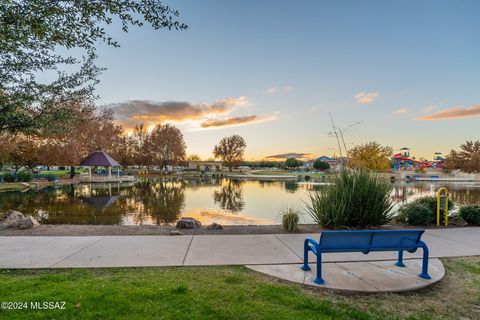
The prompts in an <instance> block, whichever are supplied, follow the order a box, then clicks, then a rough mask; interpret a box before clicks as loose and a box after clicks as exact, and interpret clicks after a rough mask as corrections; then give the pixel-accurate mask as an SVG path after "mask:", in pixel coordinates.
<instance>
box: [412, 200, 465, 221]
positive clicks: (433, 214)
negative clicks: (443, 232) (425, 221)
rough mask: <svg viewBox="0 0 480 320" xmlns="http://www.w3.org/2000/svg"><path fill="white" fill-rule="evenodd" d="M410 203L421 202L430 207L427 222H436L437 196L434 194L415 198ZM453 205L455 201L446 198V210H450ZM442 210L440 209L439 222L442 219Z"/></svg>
mask: <svg viewBox="0 0 480 320" xmlns="http://www.w3.org/2000/svg"><path fill="white" fill-rule="evenodd" d="M411 203H412V204H413V203H415V204H423V205H425V206H427V207H428V208H430V215H429V216H430V220H429V223H437V197H436V196H427V197H422V198H418V199H415V200H414V201H412V202H411ZM454 207H455V203H454V202H453V201H452V200H450V199H449V200H448V210H449V211H450V210H452V209H453V208H454ZM444 219H445V218H444V210H441V211H440V222H441V223H443V221H444Z"/></svg>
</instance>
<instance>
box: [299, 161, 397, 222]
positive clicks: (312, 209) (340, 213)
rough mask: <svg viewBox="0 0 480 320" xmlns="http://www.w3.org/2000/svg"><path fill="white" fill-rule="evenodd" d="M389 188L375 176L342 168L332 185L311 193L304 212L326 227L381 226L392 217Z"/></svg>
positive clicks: (387, 183) (388, 184) (388, 185)
mask: <svg viewBox="0 0 480 320" xmlns="http://www.w3.org/2000/svg"><path fill="white" fill-rule="evenodd" d="M391 188H392V187H391V184H390V182H388V181H387V180H385V179H382V178H381V177H379V176H377V175H374V174H370V173H368V172H366V171H363V170H359V171H352V172H349V171H347V170H346V169H344V170H342V172H341V173H340V174H339V175H337V176H336V177H335V179H334V181H333V184H330V185H325V186H323V187H322V188H320V189H319V190H318V191H314V192H312V193H310V202H311V204H306V206H307V212H308V214H309V215H310V216H311V217H312V218H313V220H314V221H315V222H317V223H318V224H320V225H322V226H324V227H327V228H340V227H354V228H364V227H370V226H381V225H383V224H385V223H387V222H388V221H389V220H390V218H391V213H390V212H391V210H392V207H393V203H392V200H391V198H390V193H391Z"/></svg>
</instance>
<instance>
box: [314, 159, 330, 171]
mask: <svg viewBox="0 0 480 320" xmlns="http://www.w3.org/2000/svg"><path fill="white" fill-rule="evenodd" d="M313 167H314V168H315V169H317V170H321V171H323V170H328V169H330V165H329V164H328V162H325V161H322V160H315V162H314V163H313Z"/></svg>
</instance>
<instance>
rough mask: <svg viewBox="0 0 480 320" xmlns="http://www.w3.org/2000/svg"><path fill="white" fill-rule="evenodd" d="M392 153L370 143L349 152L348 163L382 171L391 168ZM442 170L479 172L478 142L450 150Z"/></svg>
mask: <svg viewBox="0 0 480 320" xmlns="http://www.w3.org/2000/svg"><path fill="white" fill-rule="evenodd" d="M392 153H393V150H392V148H390V147H386V146H382V145H380V144H379V143H377V142H370V143H366V144H363V145H359V146H356V147H354V148H352V149H351V150H349V153H348V156H349V163H350V165H351V166H353V167H356V168H363V169H367V170H373V171H384V170H388V169H389V168H390V167H391V161H390V159H391V155H392ZM443 168H444V169H445V170H446V171H453V170H460V171H463V172H467V173H478V172H480V140H477V141H473V140H470V141H466V142H465V143H464V144H462V145H461V146H460V150H451V151H450V153H449V154H448V155H447V156H446V159H445V162H444V164H443Z"/></svg>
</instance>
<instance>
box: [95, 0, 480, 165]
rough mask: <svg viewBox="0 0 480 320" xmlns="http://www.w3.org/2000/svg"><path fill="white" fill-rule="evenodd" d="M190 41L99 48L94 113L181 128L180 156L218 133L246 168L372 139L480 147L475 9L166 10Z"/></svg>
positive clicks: (158, 36) (177, 34)
mask: <svg viewBox="0 0 480 320" xmlns="http://www.w3.org/2000/svg"><path fill="white" fill-rule="evenodd" d="M166 3H167V4H168V5H170V6H171V7H173V8H175V9H178V10H179V11H180V13H181V16H180V20H181V21H182V22H185V23H186V24H188V25H189V29H187V30H186V31H167V30H162V31H155V30H153V29H151V28H150V27H144V28H141V29H139V28H136V29H131V31H130V32H129V33H128V34H122V33H121V31H120V30H119V26H118V24H117V25H114V26H111V27H109V30H110V32H111V34H112V35H113V37H114V38H116V39H117V40H118V41H119V42H120V45H121V48H119V49H115V48H110V47H106V46H105V45H102V46H101V47H100V48H99V50H98V54H99V59H98V64H99V65H101V66H103V67H106V68H108V70H106V71H105V72H104V74H103V75H102V77H101V80H102V82H101V83H100V85H99V86H98V89H97V94H98V95H99V96H100V99H99V101H98V103H99V104H100V105H107V106H108V107H111V108H113V109H114V110H115V114H116V119H117V121H118V122H119V123H122V124H123V125H124V126H125V127H127V128H131V127H133V126H135V124H137V123H144V124H146V125H147V126H153V125H154V124H155V123H157V122H159V121H162V122H168V123H173V124H174V125H176V126H178V127H179V128H181V129H182V131H183V133H184V136H185V140H186V143H187V146H188V147H187V153H188V154H198V155H200V156H201V157H202V158H208V157H211V152H212V149H213V146H214V145H215V144H216V143H217V142H218V141H219V140H220V139H221V138H222V137H224V136H227V135H232V134H239V135H241V136H243V137H244V138H245V140H246V142H247V151H246V159H247V160H251V159H261V158H264V157H268V156H271V155H275V154H282V153H299V154H304V153H307V154H312V155H313V156H320V155H323V154H326V155H333V154H334V153H335V154H338V151H336V141H335V139H334V138H332V137H330V136H329V134H328V133H329V131H330V130H331V128H330V119H329V115H328V113H329V112H330V113H331V114H332V115H333V117H334V118H335V121H336V122H337V124H338V125H339V127H347V126H348V125H350V124H353V123H357V122H360V123H359V124H358V125H355V126H354V127H353V128H352V130H350V131H349V132H347V133H346V136H345V138H346V140H347V143H348V146H349V147H351V146H354V145H356V144H360V143H365V142H368V141H378V142H379V143H381V144H384V145H388V146H391V147H393V148H394V149H399V148H401V147H404V146H407V147H410V148H411V149H412V153H413V155H415V156H417V157H425V158H428V159H431V158H432V157H433V153H434V152H437V151H439V152H444V153H447V152H448V151H449V150H450V149H452V148H458V146H459V145H460V144H461V143H463V142H464V141H465V140H468V139H479V138H480V129H479V128H480V126H479V124H480V79H479V77H480V19H479V16H480V1H461V0H460V1H441V0H432V1H427V0H425V1H395V2H394V1H341V0H338V1H333V0H332V1H320V0H318V1H280V0H277V1H254V0H243V1H235V2H234V1H220V0H218V1H207V0H203V1H194V0H189V1H183V0H182V1H172V0H171V1H166Z"/></svg>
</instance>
